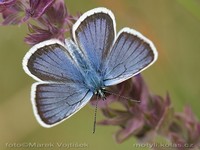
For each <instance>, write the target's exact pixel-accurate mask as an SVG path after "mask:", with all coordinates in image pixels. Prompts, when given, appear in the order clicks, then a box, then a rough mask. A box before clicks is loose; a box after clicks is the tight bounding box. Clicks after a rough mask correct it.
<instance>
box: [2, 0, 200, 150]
mask: <svg viewBox="0 0 200 150" xmlns="http://www.w3.org/2000/svg"><path fill="white" fill-rule="evenodd" d="M66 5H67V7H68V10H69V11H70V12H71V13H72V14H75V13H76V12H82V13H83V12H85V11H87V10H89V9H92V8H95V7H99V6H103V7H107V8H109V9H111V10H112V11H113V13H114V15H115V17H116V22H117V30H118V31H119V29H121V28H122V27H124V26H128V27H131V28H134V29H136V30H138V31H140V32H141V33H143V34H144V35H145V36H147V37H148V38H150V39H151V40H152V41H153V42H154V44H155V45H156V47H157V49H158V52H159V58H158V61H157V62H156V63H155V64H154V65H153V66H152V67H150V68H149V69H147V70H146V71H144V72H143V73H142V74H143V75H144V77H145V80H146V81H147V83H148V86H149V88H150V89H151V91H152V92H153V93H157V94H160V95H162V96H164V95H165V94H166V92H167V91H168V92H169V93H170V95H171V98H172V103H173V105H174V107H175V109H176V111H182V109H183V106H185V105H190V106H191V107H192V110H193V111H194V113H195V114H196V115H197V117H198V118H200V111H199V101H200V99H199V97H200V79H199V77H200V1H199V0H84V1H83V0H67V1H66ZM26 33H27V28H26V26H24V25H22V26H6V27H4V26H1V27H0V70H1V72H0V149H2V150H3V149H14V148H8V147H7V148H6V143H7V144H10V143H13V142H16V143H27V142H28V143H29V142H32V143H33V142H37V143H50V142H51V143H65V144H69V143H76V142H78V143H85V144H87V145H86V147H85V148H79V149H87V150H94V149H95V150H101V149H106V150H108V149H115V150H121V149H126V150H131V149H136V148H134V147H133V143H135V139H134V138H132V139H129V140H127V141H125V142H124V143H122V144H117V143H116V142H115V141H114V139H113V134H114V133H115V131H116V130H117V129H118V128H117V127H104V126H97V128H96V133H95V134H92V129H93V118H94V109H93V108H92V107H90V106H89V105H88V106H86V107H84V108H83V109H82V110H80V111H79V112H78V113H77V114H76V115H74V116H73V117H72V118H70V119H69V120H67V121H65V122H63V123H62V124H60V125H58V126H56V127H54V128H50V129H46V128H43V127H41V126H40V125H39V124H38V123H37V121H36V120H35V117H34V115H33V111H32V106H31V102H30V87H31V84H32V83H33V82H35V81H34V80H33V79H32V78H30V77H29V76H27V75H26V74H25V73H24V71H23V69H22V63H21V62H22V58H23V57H24V55H25V53H26V52H27V51H28V49H29V46H28V45H26V44H25V43H24V42H23V38H24V36H25V35H26ZM97 117H98V118H97V119H98V120H101V119H102V118H103V116H102V115H101V113H100V112H99V113H98V116H97ZM54 148H55V147H54ZM57 148H58V147H57ZM18 149H19V148H18ZM26 149H27V148H26ZM32 149H33V148H32ZM46 149H48V148H46ZM63 149H64V148H63ZM65 149H67V148H65ZM72 149H75V148H72ZM147 149H148V148H147Z"/></svg>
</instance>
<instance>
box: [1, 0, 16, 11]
mask: <svg viewBox="0 0 200 150" xmlns="http://www.w3.org/2000/svg"><path fill="white" fill-rule="evenodd" d="M15 2H16V0H7V1H6V0H0V13H1V12H3V11H4V10H5V9H7V8H10V7H11V6H12V5H14V4H15Z"/></svg>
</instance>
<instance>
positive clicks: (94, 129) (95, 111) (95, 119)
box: [93, 96, 99, 133]
mask: <svg viewBox="0 0 200 150" xmlns="http://www.w3.org/2000/svg"><path fill="white" fill-rule="evenodd" d="M98 102H99V98H98V96H97V101H96V106H95V110H94V126H93V133H95V131H96V121H97V105H98Z"/></svg>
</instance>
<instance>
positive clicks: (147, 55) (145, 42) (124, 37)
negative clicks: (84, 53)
mask: <svg viewBox="0 0 200 150" xmlns="http://www.w3.org/2000/svg"><path fill="white" fill-rule="evenodd" d="M156 59H157V51H156V48H155V46H154V45H153V43H152V42H151V41H150V40H149V39H147V38H146V37H144V36H143V35H142V34H141V33H139V32H137V31H135V30H133V29H129V28H123V29H122V30H121V31H120V32H119V33H118V36H117V38H116V41H115V43H114V45H113V47H112V50H111V52H110V54H109V55H108V57H107V60H106V62H105V63H104V66H103V69H102V70H103V72H104V84H105V85H106V86H110V85H115V84H118V83H121V82H123V81H125V80H127V79H129V78H131V77H133V76H134V75H136V74H138V73H140V72H141V71H142V70H144V69H146V68H147V67H149V66H150V65H151V64H153V63H154V62H155V61H156Z"/></svg>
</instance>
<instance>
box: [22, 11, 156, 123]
mask: <svg viewBox="0 0 200 150" xmlns="http://www.w3.org/2000/svg"><path fill="white" fill-rule="evenodd" d="M157 56H158V54H157V51H156V48H155V46H154V45H153V43H152V42H151V41H150V40H149V39H147V38H146V37H144V36H143V35H142V34H141V33H139V32H137V31H135V30H133V29H130V28H123V29H121V30H120V31H119V32H118V34H117V36H116V23H115V18H114V15H113V13H112V12H111V11H110V10H108V9H106V8H95V9H92V10H90V11H88V12H86V13H84V14H83V15H82V16H81V17H80V18H79V19H78V20H77V21H76V23H75V24H74V25H73V27H72V39H66V40H65V42H64V43H63V42H61V41H59V40H57V39H51V40H47V41H44V42H41V43H39V44H36V45H35V46H33V47H32V48H31V49H30V50H29V52H27V54H26V55H25V57H24V59H23V68H24V70H25V72H26V73H27V74H28V75H29V76H31V77H33V78H34V79H35V80H37V81H38V82H36V83H34V84H33V85H32V90H31V101H32V105H33V110H34V114H35V116H36V119H37V121H38V122H39V123H40V124H41V125H42V126H44V127H52V126H55V125H57V124H59V123H61V122H62V121H64V120H65V119H67V118H69V117H70V116H72V115H73V114H75V113H76V112H77V111H78V110H80V109H81V108H82V107H83V106H85V105H86V104H87V103H88V102H89V100H90V99H91V98H92V96H93V95H94V94H96V95H98V96H100V97H101V98H102V99H105V94H104V93H105V92H104V89H105V87H108V86H111V85H116V84H118V83H121V82H123V81H125V80H127V79H129V78H131V77H133V76H134V75H136V74H138V73H140V72H141V71H143V70H144V69H146V68H147V67H149V66H150V65H152V64H153V63H154V62H155V61H156V59H157Z"/></svg>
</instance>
